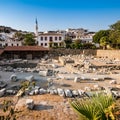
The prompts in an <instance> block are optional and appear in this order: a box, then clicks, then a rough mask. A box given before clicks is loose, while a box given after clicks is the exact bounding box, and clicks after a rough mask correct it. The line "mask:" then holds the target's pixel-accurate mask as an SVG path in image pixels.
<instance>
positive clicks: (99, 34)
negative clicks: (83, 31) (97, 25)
mask: <svg viewBox="0 0 120 120" xmlns="http://www.w3.org/2000/svg"><path fill="white" fill-rule="evenodd" d="M109 32H110V30H100V31H98V32H97V33H96V34H95V35H94V36H93V42H94V43H100V39H101V38H102V37H104V36H109Z"/></svg>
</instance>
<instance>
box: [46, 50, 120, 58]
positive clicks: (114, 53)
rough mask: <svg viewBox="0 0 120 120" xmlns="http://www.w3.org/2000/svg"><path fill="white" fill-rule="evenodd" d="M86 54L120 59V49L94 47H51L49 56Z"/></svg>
mask: <svg viewBox="0 0 120 120" xmlns="http://www.w3.org/2000/svg"><path fill="white" fill-rule="evenodd" d="M83 51H84V52H83ZM83 53H84V54H85V55H94V56H96V57H105V58H106V57H108V58H110V59H114V58H115V59H120V50H92V49H86V50H80V49H65V48H60V49H51V50H50V51H49V53H48V54H49V56H51V57H58V56H62V55H70V54H71V55H77V54H78V55H79V54H83Z"/></svg>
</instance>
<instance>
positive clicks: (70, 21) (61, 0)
mask: <svg viewBox="0 0 120 120" xmlns="http://www.w3.org/2000/svg"><path fill="white" fill-rule="evenodd" d="M36 17H37V19H38V24H39V31H47V30H58V29H63V30H65V29H67V28H85V29H88V30H89V31H98V30H101V29H108V28H109V25H111V24H113V23H115V22H117V21H118V20H120V0H0V25H5V26H10V27H12V28H15V29H18V30H26V31H34V30H35V19H36Z"/></svg>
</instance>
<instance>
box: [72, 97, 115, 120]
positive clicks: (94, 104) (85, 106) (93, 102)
mask: <svg viewBox="0 0 120 120" xmlns="http://www.w3.org/2000/svg"><path fill="white" fill-rule="evenodd" d="M70 104H71V106H72V107H73V108H74V109H75V110H76V111H77V112H78V114H79V115H80V116H81V117H82V118H83V119H86V120H115V118H114V115H113V113H112V112H113V108H114V99H113V97H112V96H108V95H98V96H94V97H91V98H90V99H82V100H78V99H76V100H73V101H70Z"/></svg>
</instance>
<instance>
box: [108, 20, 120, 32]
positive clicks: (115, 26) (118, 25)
mask: <svg viewBox="0 0 120 120" xmlns="http://www.w3.org/2000/svg"><path fill="white" fill-rule="evenodd" d="M110 29H112V30H115V31H116V30H120V20H119V21H117V22H116V23H114V24H112V25H110Z"/></svg>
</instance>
